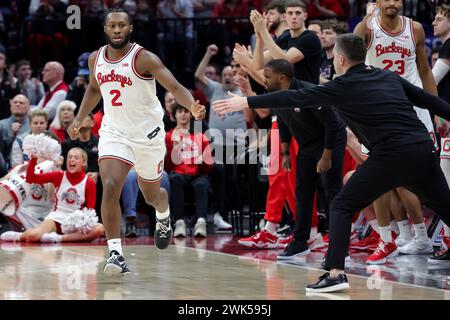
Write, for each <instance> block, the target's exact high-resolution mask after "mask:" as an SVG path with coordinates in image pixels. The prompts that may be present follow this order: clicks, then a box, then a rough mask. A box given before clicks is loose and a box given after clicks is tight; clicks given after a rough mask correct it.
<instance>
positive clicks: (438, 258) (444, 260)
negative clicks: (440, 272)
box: [428, 249, 450, 266]
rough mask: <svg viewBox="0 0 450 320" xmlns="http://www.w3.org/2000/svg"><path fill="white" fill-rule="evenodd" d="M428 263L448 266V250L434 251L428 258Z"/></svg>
mask: <svg viewBox="0 0 450 320" xmlns="http://www.w3.org/2000/svg"><path fill="white" fill-rule="evenodd" d="M428 263H432V264H441V265H445V266H447V265H449V266H450V250H449V249H447V250H439V251H436V252H435V253H434V255H433V256H432V257H431V258H428Z"/></svg>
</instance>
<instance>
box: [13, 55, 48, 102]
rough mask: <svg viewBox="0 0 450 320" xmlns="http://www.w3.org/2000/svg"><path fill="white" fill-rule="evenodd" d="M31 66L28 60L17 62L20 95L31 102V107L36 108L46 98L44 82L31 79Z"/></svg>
mask: <svg viewBox="0 0 450 320" xmlns="http://www.w3.org/2000/svg"><path fill="white" fill-rule="evenodd" d="M31 73H32V70H31V65H30V61H28V60H19V61H17V62H16V75H17V80H18V81H19V87H20V93H22V94H23V95H25V96H26V97H27V98H28V100H30V105H31V106H35V105H37V104H38V103H39V101H40V100H41V99H42V98H43V97H44V95H45V90H44V85H43V84H42V82H41V81H40V80H39V79H37V78H31Z"/></svg>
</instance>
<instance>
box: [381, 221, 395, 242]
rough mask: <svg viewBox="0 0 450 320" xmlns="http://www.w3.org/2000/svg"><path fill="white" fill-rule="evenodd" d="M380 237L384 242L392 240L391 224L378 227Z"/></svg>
mask: <svg viewBox="0 0 450 320" xmlns="http://www.w3.org/2000/svg"><path fill="white" fill-rule="evenodd" d="M380 238H381V240H383V242H384V243H390V242H392V228H391V225H388V226H386V227H380Z"/></svg>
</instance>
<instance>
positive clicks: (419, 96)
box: [399, 76, 450, 120]
mask: <svg viewBox="0 0 450 320" xmlns="http://www.w3.org/2000/svg"><path fill="white" fill-rule="evenodd" d="M399 79H400V80H401V81H402V85H403V89H404V90H405V93H406V95H407V96H408V99H409V101H411V102H412V104H413V105H415V106H417V107H419V108H422V109H428V110H430V111H431V112H433V113H434V114H436V115H438V116H440V117H442V118H444V119H446V120H450V105H449V104H448V103H447V102H445V101H444V100H442V99H441V98H439V97H436V96H434V95H432V94H429V93H428V92H425V91H424V90H422V89H420V88H419V87H416V86H415V85H413V84H411V83H410V82H409V81H407V80H404V79H402V78H400V76H399Z"/></svg>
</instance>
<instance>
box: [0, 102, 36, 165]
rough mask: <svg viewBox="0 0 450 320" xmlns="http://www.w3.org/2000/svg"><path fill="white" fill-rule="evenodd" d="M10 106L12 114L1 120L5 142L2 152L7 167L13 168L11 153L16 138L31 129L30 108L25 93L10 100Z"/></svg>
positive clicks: (0, 126) (0, 128) (0, 127)
mask: <svg viewBox="0 0 450 320" xmlns="http://www.w3.org/2000/svg"><path fill="white" fill-rule="evenodd" d="M10 106H11V116H10V117H9V118H7V119H3V120H1V121H0V131H1V138H2V139H1V140H2V142H3V144H4V147H3V150H2V154H3V158H4V161H5V163H6V169H9V168H11V160H10V153H11V148H12V145H13V142H14V139H16V137H19V138H21V139H22V138H23V137H24V136H26V135H27V134H28V131H29V130H30V125H29V123H30V120H29V119H28V117H27V113H28V111H29V110H30V102H29V101H28V98H27V97H25V96H24V95H23V94H18V95H16V96H15V97H14V98H13V99H12V100H11V101H10ZM1 162H2V161H0V163H1Z"/></svg>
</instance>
